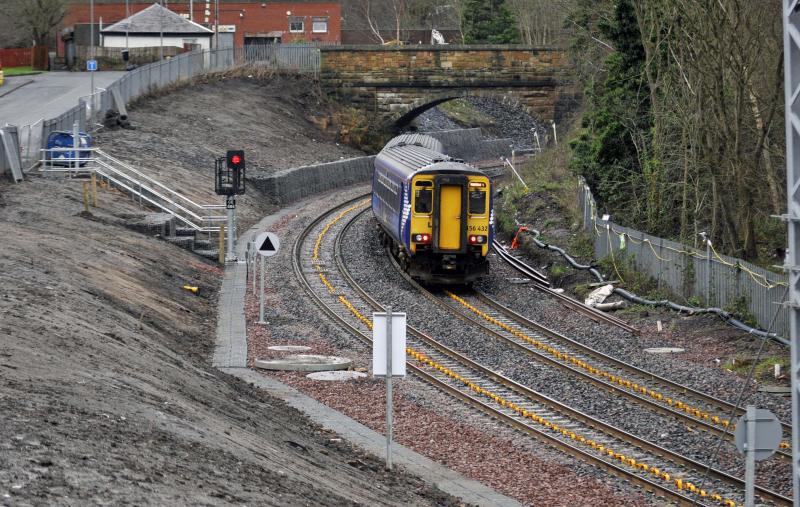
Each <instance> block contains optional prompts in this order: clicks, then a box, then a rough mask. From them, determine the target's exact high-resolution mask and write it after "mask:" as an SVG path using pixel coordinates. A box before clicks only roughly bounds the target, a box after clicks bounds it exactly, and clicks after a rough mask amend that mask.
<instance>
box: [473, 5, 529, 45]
mask: <svg viewBox="0 0 800 507" xmlns="http://www.w3.org/2000/svg"><path fill="white" fill-rule="evenodd" d="M461 22H462V25H463V26H462V29H463V32H464V42H466V43H467V44H487V43H488V44H516V43H518V42H519V33H518V32H517V23H516V22H515V21H514V18H513V16H511V11H509V10H508V8H507V7H506V5H505V1H504V0H466V1H465V2H464V19H462V20H461Z"/></svg>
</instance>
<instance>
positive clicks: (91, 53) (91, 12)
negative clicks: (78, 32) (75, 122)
mask: <svg viewBox="0 0 800 507" xmlns="http://www.w3.org/2000/svg"><path fill="white" fill-rule="evenodd" d="M89 59H90V60H94V0H89ZM89 74H90V75H91V87H92V95H94V72H90V73H89ZM89 100H91V101H92V113H94V97H93V96H90V97H89Z"/></svg>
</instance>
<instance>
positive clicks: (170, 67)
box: [0, 44, 320, 175]
mask: <svg viewBox="0 0 800 507" xmlns="http://www.w3.org/2000/svg"><path fill="white" fill-rule="evenodd" d="M245 65H253V66H258V67H265V68H269V69H275V70H279V71H287V72H300V73H311V74H314V75H315V76H316V75H317V74H318V73H319V68H320V50H319V47H318V46H316V45H303V44H263V45H249V46H246V47H243V48H242V47H240V48H220V49H212V50H203V51H193V52H189V53H183V54H181V55H178V56H176V57H174V58H169V59H165V60H161V61H158V62H154V63H151V64H148V65H145V66H142V67H139V68H136V69H133V70H131V71H129V72H127V73H126V74H125V75H124V76H123V77H121V78H120V79H118V80H117V81H115V82H114V83H112V84H111V85H109V86H108V87H107V88H105V89H98V91H97V92H96V93H94V94H92V95H89V96H86V97H81V99H80V100H79V101H78V104H76V105H75V106H74V107H72V108H70V109H69V110H68V111H66V112H64V113H63V114H61V115H59V116H57V117H56V118H52V119H43V120H39V121H37V122H35V123H33V124H31V125H25V126H23V127H21V128H20V129H19V136H18V141H17V142H18V144H17V146H16V147H14V148H12V149H14V150H16V149H18V151H19V153H20V158H21V160H22V167H23V169H24V170H26V171H27V170H30V169H32V168H34V167H35V166H36V165H37V164H38V162H39V160H40V158H41V155H40V154H41V151H40V150H41V149H43V148H46V144H47V139H48V137H49V136H50V134H51V133H53V132H57V131H69V132H71V131H72V129H73V125H74V124H75V123H77V124H78V127H79V129H80V130H81V131H82V132H92V131H95V130H96V129H97V128H99V127H100V126H101V123H100V122H101V121H102V119H103V118H102V115H104V114H105V112H106V111H107V110H109V109H112V108H113V109H117V110H119V109H120V106H119V105H118V104H117V103H116V100H115V98H114V97H115V96H117V97H118V98H119V100H121V101H122V102H123V103H124V104H129V103H130V102H131V101H133V100H135V99H137V98H139V97H141V96H143V95H147V94H149V93H153V92H156V91H158V90H160V89H163V88H166V87H168V86H170V85H173V84H175V83H179V82H181V81H187V80H190V79H192V78H195V77H197V76H200V75H205V74H209V73H213V72H222V71H225V70H228V69H232V68H235V67H241V66H245ZM4 150H6V148H5V147H4V146H3V145H2V143H0V175H2V174H3V173H4V172H7V170H6V165H7V164H6V163H4V162H3V161H5V160H7V159H8V158H9V157H8V156H7V155H8V154H7V153H6V152H5V151H4Z"/></svg>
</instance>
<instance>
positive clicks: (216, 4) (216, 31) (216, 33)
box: [214, 0, 219, 49]
mask: <svg viewBox="0 0 800 507" xmlns="http://www.w3.org/2000/svg"><path fill="white" fill-rule="evenodd" d="M214 49H219V0H214Z"/></svg>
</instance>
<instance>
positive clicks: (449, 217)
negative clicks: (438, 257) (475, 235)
mask: <svg viewBox="0 0 800 507" xmlns="http://www.w3.org/2000/svg"><path fill="white" fill-rule="evenodd" d="M441 188H442V191H441V194H440V196H441V197H440V198H441V207H440V208H439V248H441V249H442V250H460V249H461V188H462V187H461V185H442V187H441Z"/></svg>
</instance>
